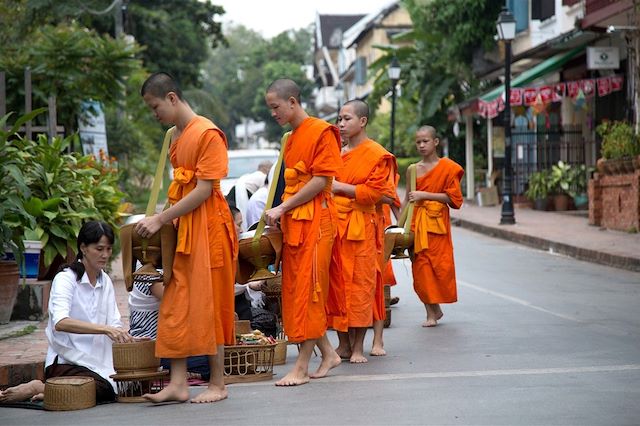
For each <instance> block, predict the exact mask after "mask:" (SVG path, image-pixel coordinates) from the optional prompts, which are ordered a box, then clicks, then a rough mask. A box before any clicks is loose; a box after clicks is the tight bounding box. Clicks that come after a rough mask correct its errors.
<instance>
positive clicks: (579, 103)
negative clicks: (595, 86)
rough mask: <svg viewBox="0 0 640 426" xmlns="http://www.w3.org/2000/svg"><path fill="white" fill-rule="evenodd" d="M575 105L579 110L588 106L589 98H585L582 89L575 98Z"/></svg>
mask: <svg viewBox="0 0 640 426" xmlns="http://www.w3.org/2000/svg"><path fill="white" fill-rule="evenodd" d="M573 105H574V106H575V108H576V109H577V110H580V109H585V108H586V107H587V99H586V98H585V96H584V92H583V91H582V89H578V94H577V95H576V97H575V98H574V99H573Z"/></svg>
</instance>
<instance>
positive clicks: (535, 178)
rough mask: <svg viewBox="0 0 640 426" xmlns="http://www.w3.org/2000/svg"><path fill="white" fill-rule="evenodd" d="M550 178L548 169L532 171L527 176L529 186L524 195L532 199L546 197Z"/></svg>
mask: <svg viewBox="0 0 640 426" xmlns="http://www.w3.org/2000/svg"><path fill="white" fill-rule="evenodd" d="M550 184H551V180H550V173H549V170H540V171H538V172H533V173H531V175H530V176H529V187H528V188H527V192H526V193H525V195H526V196H527V197H528V198H529V199H530V200H532V201H535V200H539V199H544V198H547V196H548V195H549V192H550V190H551V188H550Z"/></svg>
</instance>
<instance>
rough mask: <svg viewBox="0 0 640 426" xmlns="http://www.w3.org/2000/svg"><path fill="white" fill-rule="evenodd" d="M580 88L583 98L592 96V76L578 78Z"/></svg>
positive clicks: (593, 81) (593, 90) (594, 90)
mask: <svg viewBox="0 0 640 426" xmlns="http://www.w3.org/2000/svg"><path fill="white" fill-rule="evenodd" d="M580 88H581V89H582V92H583V93H584V97H585V98H587V99H589V98H592V97H593V95H594V94H595V92H596V82H595V80H594V79H592V78H587V79H585V80H580Z"/></svg>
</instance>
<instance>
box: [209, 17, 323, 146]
mask: <svg viewBox="0 0 640 426" xmlns="http://www.w3.org/2000/svg"><path fill="white" fill-rule="evenodd" d="M225 37H226V39H227V41H228V43H229V45H228V46H219V47H217V48H216V49H215V50H214V51H213V55H212V57H211V59H209V61H208V62H207V63H206V65H205V67H204V71H203V73H204V78H203V82H204V84H203V89H204V90H205V91H206V92H208V93H210V94H211V95H212V96H213V98H214V99H216V100H223V102H220V103H223V104H224V109H225V110H226V112H227V114H228V116H229V122H228V125H227V127H226V128H225V127H224V126H223V129H224V130H225V132H226V133H227V136H229V139H230V146H234V145H235V141H234V133H233V132H234V129H235V126H236V125H237V124H240V123H241V122H242V119H243V118H250V119H254V120H255V121H261V120H264V121H265V123H266V125H267V138H268V139H269V140H272V141H274V140H280V136H281V135H282V131H283V129H282V128H280V127H279V126H278V125H277V123H275V122H274V120H273V119H272V118H271V116H270V114H269V110H268V109H267V107H266V105H265V102H264V91H265V89H266V88H267V86H268V85H269V84H270V83H271V81H273V80H275V79H276V78H280V77H289V78H292V79H294V80H295V81H296V82H297V83H298V84H299V85H300V88H301V90H302V98H303V101H305V100H308V99H309V95H310V94H311V90H312V88H313V82H311V81H310V80H308V79H307V78H306V75H305V73H304V69H303V67H302V64H306V63H309V60H310V54H311V52H310V46H311V32H310V31H309V30H306V29H300V30H296V31H285V32H283V33H281V34H279V35H277V36H276V37H274V38H272V39H270V40H266V39H264V38H263V37H262V36H261V35H260V34H258V33H256V32H255V31H252V30H250V29H247V28H245V27H243V26H241V25H239V26H232V27H230V28H229V30H228V32H227V33H226V34H225ZM212 118H213V119H214V120H216V119H217V117H215V116H214V117H212ZM221 124H222V123H221Z"/></svg>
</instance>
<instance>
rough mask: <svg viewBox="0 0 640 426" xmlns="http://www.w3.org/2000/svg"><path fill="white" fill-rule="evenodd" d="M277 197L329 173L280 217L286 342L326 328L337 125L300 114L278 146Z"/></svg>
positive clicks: (307, 337) (337, 160)
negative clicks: (281, 183) (280, 188)
mask: <svg viewBox="0 0 640 426" xmlns="http://www.w3.org/2000/svg"><path fill="white" fill-rule="evenodd" d="M284 164H285V166H286V169H285V172H284V178H285V190H284V194H283V196H282V199H283V200H286V199H287V198H288V197H291V196H293V195H294V194H295V193H297V192H298V191H299V190H300V189H301V188H302V187H303V186H304V184H305V183H307V182H308V181H309V180H310V179H311V178H312V177H313V176H327V177H329V179H328V182H327V185H326V186H325V188H324V189H323V190H322V191H321V192H320V193H318V194H317V195H316V196H315V197H314V198H313V199H312V200H310V201H308V202H307V203H304V204H302V205H300V206H298V207H295V208H293V209H291V210H289V211H288V212H286V213H285V214H284V215H283V216H282V218H281V219H280V222H281V226H282V234H283V249H282V321H283V324H284V330H285V333H286V335H287V338H288V339H289V341H291V342H296V343H298V342H302V341H305V340H311V339H317V338H320V337H322V336H323V335H324V333H325V332H326V330H327V312H326V311H325V309H326V304H327V300H328V299H329V265H330V262H331V249H332V246H333V240H334V236H335V233H336V220H337V219H336V211H335V206H334V204H333V199H332V197H331V183H332V181H333V177H335V176H336V175H337V174H338V170H339V169H340V167H341V165H342V161H341V159H340V137H339V133H338V129H337V128H336V127H335V126H332V125H331V124H329V123H327V122H326V121H323V120H320V119H318V118H313V117H309V118H306V119H305V120H304V121H303V122H302V123H301V124H300V126H298V128H296V129H295V130H293V132H292V133H291V135H290V136H289V140H288V141H287V144H286V147H285V150H284Z"/></svg>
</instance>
